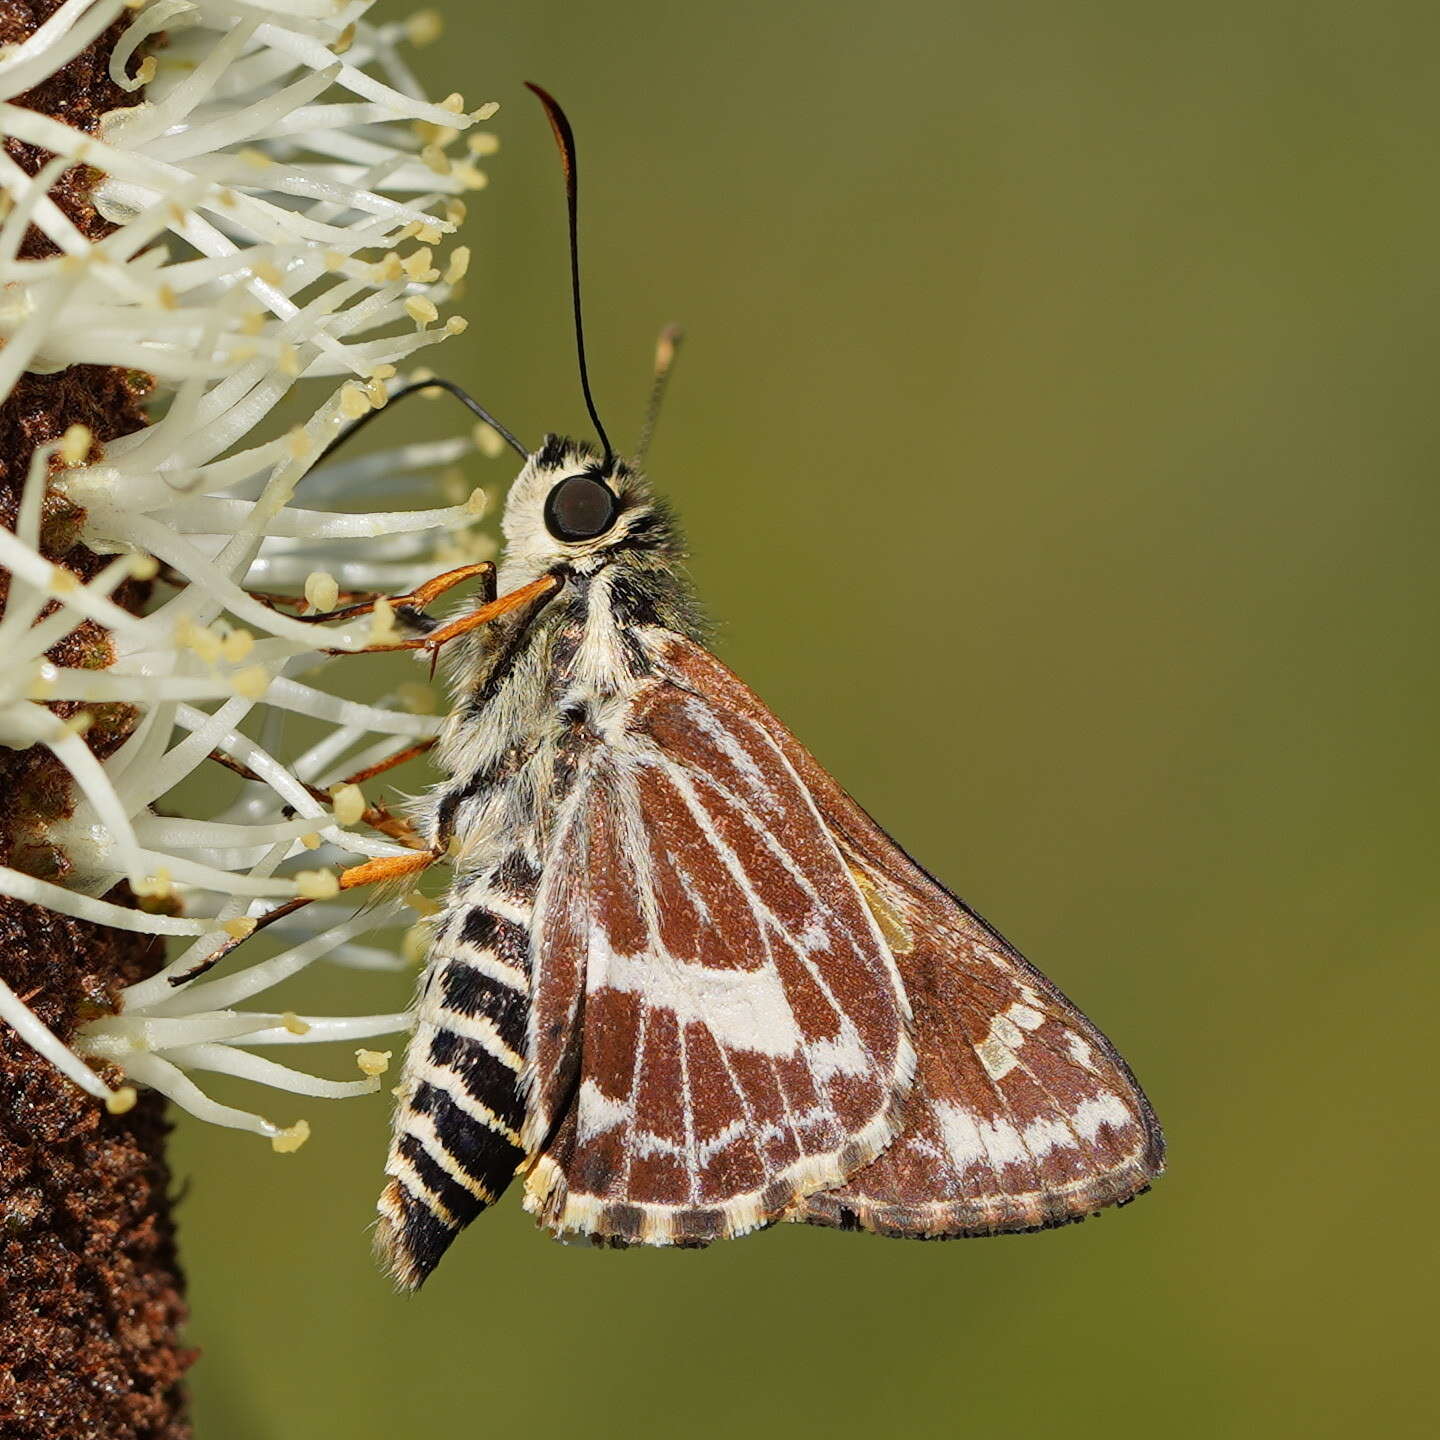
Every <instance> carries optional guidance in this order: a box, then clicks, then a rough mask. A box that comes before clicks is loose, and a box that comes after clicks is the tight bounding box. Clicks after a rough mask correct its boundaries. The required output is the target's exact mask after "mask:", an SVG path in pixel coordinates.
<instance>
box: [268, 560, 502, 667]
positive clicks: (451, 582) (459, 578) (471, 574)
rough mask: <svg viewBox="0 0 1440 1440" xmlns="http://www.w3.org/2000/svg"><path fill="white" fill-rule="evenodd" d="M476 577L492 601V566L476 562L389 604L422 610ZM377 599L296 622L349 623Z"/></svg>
mask: <svg viewBox="0 0 1440 1440" xmlns="http://www.w3.org/2000/svg"><path fill="white" fill-rule="evenodd" d="M478 577H483V578H484V580H485V581H486V588H487V590H489V592H490V594H489V595H488V597H487V598H489V599H494V584H495V562H494V561H493V560H480V561H477V562H476V563H475V564H473V565H461V566H458V567H457V568H456V569H454V570H447V571H446V572H445V573H444V574H443V575H437V576H435V578H434V579H433V580H427V581H426V582H425V583H424V584H423V585H417V586H416V587H415V589H413V590H411V591H410V592H409V594H407V595H391V596H390V597H389V600H390V603H391V605H393V606H394V607H395V609H397V610H400V609H407V610H423V609H424V608H425V607H426V606H427V605H429V604H431V603H432V602H433V601H435V600H438V599H439V598H440V597H441V596H442V595H443V594H445V592H446V591H447V590H453V589H454V588H455V587H456V586H457V585H463V584H464V583H465V581H467V580H474V579H476V578H478ZM381 598H382V597H381V596H378V595H377V596H375V597H374V599H371V600H362V601H361V602H359V603H358V604H356V605H344V606H342V607H341V608H340V609H338V610H325V611H322V612H320V613H318V614H315V615H300V616H297V617H296V618H297V619H300V620H303V621H304V622H305V623H306V624H307V625H313V624H316V623H317V622H319V621H330V620H353V619H354V618H355V617H356V616H357V615H368V614H369V613H370V611H372V610H373V609H374V608H375V601H376V600H379V599H381ZM342 653H344V654H347V655H353V654H355V653H356V652H355V651H353V650H347V651H344V652H342Z"/></svg>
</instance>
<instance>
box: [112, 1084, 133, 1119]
mask: <svg viewBox="0 0 1440 1440" xmlns="http://www.w3.org/2000/svg"><path fill="white" fill-rule="evenodd" d="M139 1098H140V1097H139V1096H138V1095H137V1094H136V1093H135V1087H134V1086H133V1085H122V1086H121V1087H120V1088H119V1089H118V1090H112V1091H111V1092H110V1093H109V1094H108V1095H107V1096H106V1097H105V1108H106V1109H107V1110H108V1111H109V1112H110V1113H111V1114H112V1115H125V1114H128V1113H129V1112H130V1111H131V1110H133V1109H134V1108H135V1102H136V1100H138V1099H139Z"/></svg>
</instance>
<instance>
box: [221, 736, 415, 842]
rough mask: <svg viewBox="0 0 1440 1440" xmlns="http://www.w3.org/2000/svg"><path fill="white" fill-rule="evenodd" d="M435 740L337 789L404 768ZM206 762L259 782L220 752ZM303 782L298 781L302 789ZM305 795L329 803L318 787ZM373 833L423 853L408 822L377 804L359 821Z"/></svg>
mask: <svg viewBox="0 0 1440 1440" xmlns="http://www.w3.org/2000/svg"><path fill="white" fill-rule="evenodd" d="M437 739H438V737H435V738H432V739H429V740H421V741H420V742H419V743H418V744H415V745H409V746H407V747H406V748H405V749H404V750H399V751H397V752H396V753H395V754H394V755H388V756H386V758H385V759H383V760H377V761H376V762H375V764H373V765H367V766H366V767H365V769H363V770H357V771H356V772H355V773H354V774H353V775H347V776H346V777H345V778H344V779H343V780H337V781H336V782H335V783H336V785H362V784H364V782H365V781H367V780H373V779H374V778H375V776H377V775H383V774H384V773H385V771H387V770H393V769H394V768H395V766H397V765H403V764H404V763H405V762H406V761H407V760H413V759H414V758H415V757H416V756H417V755H423V754H425V752H426V751H427V750H429V749H431V748H432V747H433V746H434V745H435V744H436V740H437ZM209 758H210V759H211V760H214V761H216V762H217V763H218V764H220V765H223V766H224V767H225V768H226V769H227V770H232V771H234V773H235V774H236V775H239V776H240V777H241V779H243V780H255V781H258V780H259V779H260V776H258V775H257V774H256V773H255V772H254V771H253V770H252V769H251V768H250V767H249V766H248V765H244V764H241V762H240V761H239V760H236V759H234V758H233V757H232V756H229V755H226V754H225V753H224V751H222V750H212V751H211V752H210V756H209ZM304 783H305V782H304V781H301V784H302V785H303V784H304ZM305 789H306V791H307V792H308V794H309V795H310V796H311V797H312V798H313V799H315V800H318V801H320V803H321V804H322V805H328V804H329V803H330V799H331V796H330V791H329V790H322V789H321V788H320V787H319V786H318V785H305ZM285 814H286V815H293V814H294V811H293V810H291V809H290V807H289V806H286V808H285ZM360 818H361V819H362V820H363V821H364V822H365V823H366V824H367V825H369V826H370V828H371V829H372V830H378V831H379V832H380V833H381V834H382V835H388V836H390V838H391V839H392V840H398V841H399V842H400V843H401V844H402V845H408V846H409V847H410V848H411V849H412V850H423V849H424V848H425V842H424V841H423V840H422V839H421V838H420V836H419V835H418V834H417V833H416V832H415V828H414V826H412V825H411V824H410V822H409V821H408V820H402V819H397V818H396V817H395V816H394V815H392V814H391V813H390V811H389V809H388V807H386V806H385V805H384V804H382V803H380V802H378V801H377V802H376V803H374V804H372V805H370V806H368V807H367V808H366V810H365V813H364V814H363V815H361V817H360Z"/></svg>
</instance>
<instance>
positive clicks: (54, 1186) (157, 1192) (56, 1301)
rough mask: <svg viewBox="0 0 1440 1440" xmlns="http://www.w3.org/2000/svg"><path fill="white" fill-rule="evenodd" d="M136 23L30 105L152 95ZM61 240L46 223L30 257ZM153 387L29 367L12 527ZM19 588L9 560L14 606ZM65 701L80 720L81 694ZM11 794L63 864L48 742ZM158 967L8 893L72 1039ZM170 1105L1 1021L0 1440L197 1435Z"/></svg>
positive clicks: (37, 999) (49, 998) (123, 375)
mask: <svg viewBox="0 0 1440 1440" xmlns="http://www.w3.org/2000/svg"><path fill="white" fill-rule="evenodd" d="M59 3H60V0H0V44H13V43H17V42H19V41H22V40H24V39H26V38H27V37H28V36H29V35H31V34H33V33H34V31H35V29H36V28H37V27H38V26H39V25H40V24H41V23H43V21H44V20H45V19H46V18H47V17H48V16H49V15H51V14H53V13H54V11H55V10H56V9H58V8H59ZM123 23H124V22H123V21H122V22H117V24H116V25H115V26H114V27H112V29H111V30H110V31H109V32H107V33H106V34H105V35H102V36H101V37H100V39H99V40H98V41H97V42H96V43H95V44H94V45H92V46H91V47H90V48H89V49H87V50H86V51H85V52H83V53H82V54H81V55H79V56H77V57H76V58H75V60H73V61H72V62H71V63H70V64H68V65H67V66H65V67H64V68H63V69H62V70H60V71H58V72H57V73H56V74H55V75H53V76H52V77H51V78H50V79H48V80H46V81H45V82H44V83H43V84H42V85H39V86H37V87H36V88H35V89H34V90H32V91H30V92H29V93H28V94H26V95H23V96H21V97H19V100H18V103H20V104H22V105H26V106H28V107H29V108H31V109H34V110H39V111H43V112H44V113H46V114H49V115H54V116H57V117H59V118H60V119H63V120H65V121H66V122H68V123H69V124H71V125H75V126H78V127H81V128H84V129H89V130H93V129H94V127H95V124H96V121H97V120H98V118H99V117H100V116H101V115H102V114H103V113H104V112H105V111H107V110H110V109H113V108H115V107H117V106H120V105H133V104H135V103H136V100H137V98H138V97H137V96H136V95H135V94H128V93H127V92H125V91H123V90H121V89H120V88H119V87H118V86H116V85H114V84H113V83H112V82H111V81H110V79H109V76H108V71H107V66H108V62H109V57H110V52H111V49H112V48H113V46H114V44H115V41H116V40H117V39H118V37H119V35H120V33H121V30H122V28H123ZM4 144H5V148H6V150H7V152H8V153H9V154H10V155H11V157H12V158H13V159H15V160H16V161H17V162H18V163H19V164H20V165H22V166H23V167H24V168H25V170H26V171H27V172H29V173H30V174H34V173H35V172H36V171H37V170H38V169H39V167H40V166H41V165H42V164H43V163H44V162H45V160H46V159H47V158H49V157H48V155H47V154H46V153H45V152H44V151H40V150H37V149H36V148H35V147H33V146H30V145H25V144H22V143H19V142H17V141H14V140H11V139H6V140H5V141H4ZM94 179H95V176H94V174H93V173H92V172H88V171H87V170H86V169H85V168H84V167H82V166H74V167H71V169H70V170H68V171H67V172H66V173H65V174H64V175H63V176H62V177H61V179H60V180H59V182H58V183H57V184H56V186H55V188H54V190H53V191H52V192H51V193H52V195H53V196H54V198H55V199H56V200H57V202H58V203H59V204H60V206H61V208H62V209H63V210H64V211H65V212H66V214H68V215H69V217H70V218H71V219H72V220H73V221H74V222H75V223H76V224H77V225H78V226H79V227H80V228H81V229H82V230H83V231H84V232H85V233H86V234H87V235H88V236H90V237H91V238H92V239H94V238H99V237H100V236H102V235H103V234H105V233H106V231H107V229H108V227H107V226H106V225H105V222H104V221H103V220H101V219H100V217H99V216H98V215H97V214H96V212H95V209H94V207H93V206H92V205H91V203H90V200H89V191H90V187H91V185H92V183H93V181H94ZM53 253H54V249H53V246H51V245H50V243H49V241H48V240H47V239H46V238H45V237H44V236H43V235H41V234H39V233H38V232H36V231H35V230H34V229H33V228H32V230H31V231H30V233H29V234H28V235H27V236H26V240H25V244H24V246H23V248H22V255H25V256H28V257H41V256H45V255H48V254H53ZM147 383H148V382H147V381H146V380H145V377H143V376H137V375H135V374H133V373H131V372H126V371H123V370H119V369H115V368H108V367H104V366H92V365H77V366H73V367H71V368H70V369H68V370H65V371H61V372H58V373H56V374H52V375H26V376H25V377H23V378H22V380H21V381H20V383H19V384H18V385H17V386H16V388H15V390H14V391H13V392H12V393H11V394H10V395H9V396H8V397H6V398H5V399H4V400H3V401H0V523H3V524H4V525H6V526H7V527H12V528H13V526H14V524H15V519H16V515H17V511H18V506H19V499H20V493H21V488H22V486H23V484H24V481H25V475H26V470H27V467H28V465H29V462H30V457H31V455H32V453H33V452H34V449H35V447H36V446H37V445H39V444H42V443H43V442H45V441H47V440H53V439H55V438H57V437H58V436H60V435H61V434H63V433H64V432H65V430H66V428H67V427H68V426H70V425H72V424H75V423H77V422H78V423H81V424H84V425H87V426H89V427H90V430H91V431H92V433H93V434H94V436H95V438H96V442H97V446H98V445H100V444H103V442H104V441H105V440H108V439H113V438H114V437H116V436H118V435H124V434H127V433H129V432H130V431H132V430H135V429H138V428H139V427H140V426H141V425H143V424H144V423H145V421H144V416H143V413H142V411H141V408H140V404H141V400H142V399H143V396H144V393H145V390H146V388H147ZM92 458H93V457H92ZM81 519H82V517H81V516H80V515H78V514H77V513H76V512H75V511H74V509H73V507H71V506H69V505H67V504H66V502H64V501H63V500H62V499H61V498H60V497H58V496H55V495H50V496H47V497H46V501H45V507H44V512H43V523H42V530H41V541H42V549H43V550H44V552H45V554H46V555H47V556H48V557H49V558H50V559H52V560H54V561H57V562H58V563H60V564H63V565H65V566H66V567H67V568H69V569H70V570H72V571H73V572H74V573H75V574H76V575H78V576H80V577H81V578H82V579H84V578H88V577H89V576H91V575H93V574H94V573H95V572H96V571H97V570H98V569H99V568H100V566H101V565H102V564H103V563H104V562H103V560H102V559H101V557H99V556H96V555H95V554H94V553H93V552H92V551H90V550H88V549H86V548H85V547H84V546H81V545H79V544H77V543H76V537H77V534H78V529H79V522H80V520H81ZM8 588H9V587H8V577H6V576H5V575H4V574H3V573H0V611H3V607H4V604H5V601H6V599H7V592H8ZM116 598H117V600H118V601H119V602H120V603H121V604H124V605H127V606H128V607H130V608H132V609H133V608H136V607H137V606H138V605H139V604H140V603H142V602H143V600H144V598H145V595H144V587H142V586H140V585H138V584H134V583H131V584H127V585H126V586H124V587H122V589H121V590H120V591H119V592H118V594H117V596H116ZM51 656H52V658H53V659H55V660H56V661H57V662H59V663H62V664H66V665H92V666H103V665H106V664H108V663H109V662H110V659H111V649H110V644H109V640H108V637H107V636H106V634H105V632H104V631H103V630H102V629H100V628H99V627H97V626H94V625H93V624H88V623H87V624H86V625H84V626H82V627H81V628H80V629H79V630H77V631H76V632H74V633H73V634H72V635H71V636H70V637H69V638H68V639H67V640H66V641H65V642H64V643H63V644H62V645H61V646H59V647H57V648H56V650H54V651H52V652H51ZM0 660H3V657H0ZM55 708H56V710H57V712H58V713H60V714H62V715H64V714H67V713H68V712H69V711H73V710H74V709H77V708H79V707H78V706H73V705H71V706H56V707H55ZM89 708H91V709H92V710H93V711H94V712H95V713H94V724H93V725H92V728H91V729H90V731H89V733H88V735H87V740H88V742H89V743H90V745H91V747H92V748H93V749H94V750H95V751H96V753H97V754H100V755H101V756H104V755H106V754H109V753H110V752H112V751H113V750H114V749H115V748H116V747H117V746H118V745H119V744H120V743H121V742H122V741H123V740H124V738H125V735H126V733H127V731H128V728H129V726H130V724H131V721H132V716H131V713H130V712H129V711H128V710H127V709H126V707H124V706H101V707H89ZM0 796H3V797H4V804H3V806H0V863H5V864H9V865H13V866H15V867H17V868H20V869H23V870H26V871H29V872H31V873H34V874H39V875H45V876H47V877H54V876H58V875H61V874H63V872H64V869H65V864H66V862H65V859H64V857H63V855H61V854H60V853H59V852H58V851H57V850H55V849H54V848H53V847H52V846H51V845H50V844H49V841H48V838H47V827H48V826H49V824H50V823H52V822H53V821H54V820H56V819H58V818H60V817H62V816H64V815H65V814H67V813H68V812H69V810H70V808H71V805H72V804H73V801H72V798H71V792H70V785H69V782H68V779H67V777H66V776H65V773H64V771H63V770H62V769H61V768H60V766H59V765H58V763H57V762H56V761H55V760H54V759H53V757H51V756H50V754H49V753H48V752H47V751H44V750H41V749H39V748H38V747H37V748H36V749H32V750H28V751H21V752H17V751H13V750H8V749H3V748H0ZM110 898H112V899H116V900H121V901H122V902H123V901H124V900H125V899H126V898H128V897H127V896H126V895H124V894H123V893H122V894H117V895H112V896H111V897H110ZM159 960H160V955H159V952H158V947H157V946H156V945H155V944H154V942H152V940H151V939H150V938H149V937H147V936H142V935H131V934H127V933H122V932H119V931H114V930H109V929H106V928H103V927H99V926H95V925H90V924H85V923H82V922H80V921H76V920H70V919H67V918H65V917H63V916H59V915H55V914H52V913H51V912H49V911H46V910H42V909H38V908H36V907H34V906H29V905H22V904H19V903H17V902H14V901H11V900H8V899H4V898H0V976H3V977H4V979H5V980H6V982H7V983H8V984H9V985H10V986H11V987H12V988H13V989H14V990H15V991H16V992H17V993H18V994H19V995H20V996H21V997H22V998H24V999H26V1000H27V1001H28V1002H29V1004H30V1005H31V1007H32V1008H33V1009H34V1010H36V1011H37V1012H38V1013H39V1015H40V1017H41V1018H42V1019H43V1020H44V1021H45V1022H46V1024H48V1025H49V1026H50V1027H51V1029H53V1030H54V1031H55V1032H56V1033H57V1034H58V1035H60V1036H61V1038H62V1039H68V1038H69V1037H70V1036H71V1035H72V1034H73V1032H74V1030H75V1028H76V1026H77V1025H79V1024H80V1023H82V1022H83V1021H84V1020H85V1019H87V1018H89V1017H91V1016H93V1015H96V1014H99V1013H101V1012H103V1011H105V1010H109V1009H113V1008H114V1003H115V996H116V994H117V992H118V990H119V988H120V987H121V986H122V985H125V984H128V983H130V982H132V981H134V980H137V979H140V978H141V977H143V976H144V975H147V974H149V973H151V972H153V971H154V969H155V968H156V966H157V965H158V963H159ZM162 1104H163V1102H162V1101H161V1100H160V1098H159V1097H158V1096H154V1095H147V1096H146V1097H145V1098H143V1099H142V1100H141V1101H140V1103H139V1104H138V1105H137V1106H136V1107H135V1109H133V1110H132V1111H131V1112H130V1113H129V1114H127V1115H123V1116H114V1115H108V1114H106V1113H105V1112H104V1110H103V1109H102V1108H101V1107H100V1106H99V1105H97V1103H96V1102H95V1101H94V1100H93V1099H92V1098H90V1097H89V1096H87V1095H84V1094H82V1093H81V1092H80V1091H79V1090H78V1089H77V1088H76V1087H75V1086H74V1085H72V1084H71V1083H70V1082H69V1081H68V1080H65V1079H64V1078H62V1077H61V1076H60V1075H58V1074H57V1073H56V1072H55V1071H54V1070H53V1069H52V1068H51V1067H50V1066H49V1065H48V1064H47V1063H46V1062H45V1061H44V1060H41V1059H40V1058H39V1057H38V1056H37V1055H36V1054H35V1053H34V1052H33V1051H31V1050H30V1049H29V1047H28V1046H26V1045H25V1044H24V1042H23V1041H21V1040H20V1039H19V1037H18V1036H16V1035H15V1033H14V1032H13V1031H12V1030H10V1029H9V1027H8V1026H5V1025H4V1024H0V1440H42V1437H43V1440H50V1437H64V1440H91V1437H95V1440H99V1437H105V1440H141V1437H144V1440H160V1437H164V1440H182V1437H185V1436H188V1435H189V1434H190V1428H189V1424H188V1422H187V1419H186V1416H185V1402H184V1393H183V1390H182V1387H181V1378H182V1376H183V1374H184V1371H185V1369H186V1367H187V1365H188V1364H189V1362H190V1359H191V1358H192V1357H191V1355H190V1354H189V1352H187V1351H185V1350H183V1349H182V1348H181V1347H180V1345H179V1339H178V1335H179V1327H180V1325H181V1323H182V1322H183V1320H184V1317H185V1307H184V1301H183V1298H182V1280H181V1276H180V1272H179V1269H178V1266H177V1264H176V1258H175V1246H174V1234H173V1226H172V1221H171V1215H170V1197H169V1190H170V1174H169V1170H168V1169H167V1167H166V1163H165V1135H166V1131H167V1128H168V1127H167V1125H166V1123H165V1119H164V1115H163V1110H162Z"/></svg>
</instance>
